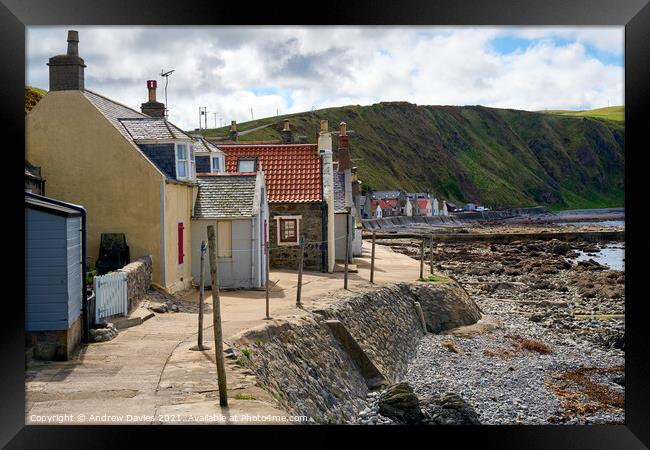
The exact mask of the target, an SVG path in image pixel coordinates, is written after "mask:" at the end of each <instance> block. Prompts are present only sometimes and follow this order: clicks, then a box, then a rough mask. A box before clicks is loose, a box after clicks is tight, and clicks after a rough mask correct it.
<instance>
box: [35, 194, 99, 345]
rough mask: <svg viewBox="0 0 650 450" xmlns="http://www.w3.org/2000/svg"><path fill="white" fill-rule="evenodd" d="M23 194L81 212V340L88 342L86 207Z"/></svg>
mask: <svg viewBox="0 0 650 450" xmlns="http://www.w3.org/2000/svg"><path fill="white" fill-rule="evenodd" d="M25 195H27V196H28V197H31V198H35V199H38V200H43V201H45V202H49V203H53V204H55V205H59V206H65V207H66V208H70V209H74V210H77V211H79V212H80V213H81V316H82V319H81V320H82V321H83V342H84V344H87V343H88V334H89V331H90V322H89V314H88V295H87V294H86V272H87V271H88V268H87V263H86V208H84V207H83V206H79V205H73V204H72V203H66V202H62V201H60V200H55V199H53V198H49V197H45V196H42V195H37V194H33V193H31V192H25Z"/></svg>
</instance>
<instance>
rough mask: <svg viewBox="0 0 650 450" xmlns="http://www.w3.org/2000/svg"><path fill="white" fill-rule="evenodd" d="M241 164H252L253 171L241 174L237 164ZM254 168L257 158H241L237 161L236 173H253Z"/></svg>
mask: <svg viewBox="0 0 650 450" xmlns="http://www.w3.org/2000/svg"><path fill="white" fill-rule="evenodd" d="M241 162H252V163H253V170H251V171H250V172H242V171H241V170H239V163H241ZM256 168H257V158H245V157H242V158H238V159H237V172H241V173H252V172H255V169H256Z"/></svg>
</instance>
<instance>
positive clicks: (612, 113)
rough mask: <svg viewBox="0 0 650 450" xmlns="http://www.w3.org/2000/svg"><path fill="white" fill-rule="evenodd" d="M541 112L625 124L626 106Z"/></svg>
mask: <svg viewBox="0 0 650 450" xmlns="http://www.w3.org/2000/svg"><path fill="white" fill-rule="evenodd" d="M540 112H543V113H546V114H558V115H560V116H574V117H592V118H594V119H605V120H613V121H615V122H625V107H624V106H608V107H606V108H596V109H588V110H586V111H571V110H566V109H548V110H544V111H540Z"/></svg>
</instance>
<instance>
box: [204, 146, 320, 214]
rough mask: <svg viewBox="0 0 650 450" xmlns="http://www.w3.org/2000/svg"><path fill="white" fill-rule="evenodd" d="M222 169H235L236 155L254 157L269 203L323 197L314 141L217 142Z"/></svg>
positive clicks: (301, 200) (318, 160)
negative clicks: (282, 143) (269, 143)
mask: <svg viewBox="0 0 650 450" xmlns="http://www.w3.org/2000/svg"><path fill="white" fill-rule="evenodd" d="M217 147H218V148H219V149H220V150H221V151H223V152H224V153H225V154H226V171H227V172H236V171H237V160H238V159H239V158H256V159H257V162H258V164H260V165H261V169H262V170H263V171H264V177H265V181H266V189H267V195H268V201H269V202H270V203H305V202H321V201H323V192H322V188H321V186H322V183H321V179H322V178H321V160H320V156H319V155H318V146H317V145H316V144H285V145H281V144H280V145H246V144H237V145H220V144H217Z"/></svg>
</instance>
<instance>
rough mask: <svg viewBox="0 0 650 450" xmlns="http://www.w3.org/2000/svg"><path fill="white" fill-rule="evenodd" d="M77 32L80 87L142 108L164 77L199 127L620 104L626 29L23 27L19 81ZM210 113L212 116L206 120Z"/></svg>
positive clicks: (182, 111) (43, 75)
mask: <svg viewBox="0 0 650 450" xmlns="http://www.w3.org/2000/svg"><path fill="white" fill-rule="evenodd" d="M68 29H75V30H78V31H79V40H80V42H79V53H80V56H81V57H82V58H84V60H85V62H86V65H87V67H86V88H87V89H91V90H94V91H96V92H98V93H101V94H103V95H106V96H108V97H110V98H113V99H115V100H117V101H120V102H122V103H124V104H126V105H128V106H131V107H133V108H136V109H139V106H140V103H142V102H145V101H146V100H147V89H146V80H148V79H156V80H158V86H159V89H158V99H159V100H160V101H163V102H164V96H163V94H162V90H161V89H160V87H161V86H163V85H164V81H162V78H161V77H160V73H161V70H162V69H164V70H165V71H167V70H171V69H174V71H175V72H174V73H173V74H172V75H171V77H170V78H169V87H168V94H167V95H168V96H167V99H168V106H169V117H170V120H171V121H172V122H174V123H176V124H177V125H179V126H181V127H182V128H184V129H194V128H197V127H198V121H199V119H198V117H199V113H198V109H199V107H200V106H205V107H207V110H208V116H209V121H208V125H209V126H210V127H213V126H214V124H215V120H216V124H217V125H220V123H223V124H224V125H225V124H226V123H229V121H230V120H237V121H238V122H244V121H246V120H250V119H251V108H252V110H253V117H254V118H256V119H257V118H261V117H266V116H273V115H276V114H278V113H279V114H286V113H290V112H301V111H306V110H311V109H312V108H315V109H319V108H325V107H331V106H342V105H349V104H359V105H368V104H372V103H377V102H380V101H409V102H412V103H417V104H420V105H425V104H429V105H477V104H480V105H485V106H492V107H500V108H515V109H526V110H540V109H591V108H598V107H603V106H607V105H608V104H609V105H612V106H613V105H622V104H623V103H624V98H623V95H624V94H623V82H624V79H623V71H624V69H623V58H624V55H623V49H624V29H623V27H599V28H585V27H574V28H555V27H553V28H551V27H526V28H522V27H498V28H492V27H241V26H232V27H82V26H78V27H77V26H68V27H29V28H28V30H27V43H26V44H27V66H26V74H25V77H26V84H28V85H32V86H36V87H41V88H44V89H47V88H48V87H49V84H48V68H47V66H46V63H47V59H48V58H49V57H51V56H54V55H57V54H61V53H65V51H66V47H67V43H66V37H67V30H68ZM214 113H216V116H215V115H214Z"/></svg>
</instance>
